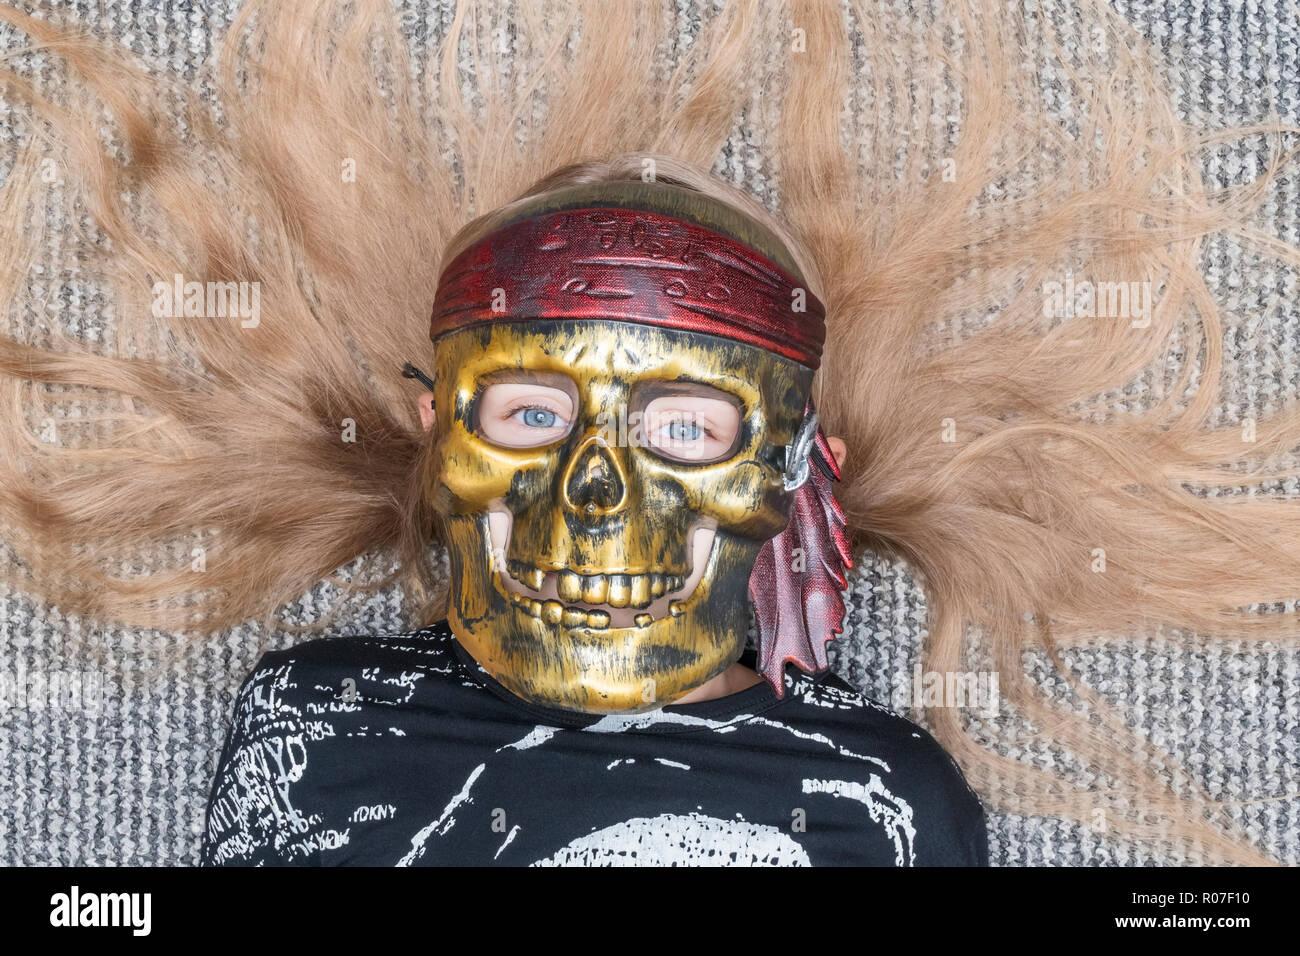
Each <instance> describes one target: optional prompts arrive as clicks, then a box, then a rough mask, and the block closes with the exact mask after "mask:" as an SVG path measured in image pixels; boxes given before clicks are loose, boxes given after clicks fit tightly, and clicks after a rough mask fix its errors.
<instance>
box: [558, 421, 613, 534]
mask: <svg viewBox="0 0 1300 956" xmlns="http://www.w3.org/2000/svg"><path fill="white" fill-rule="evenodd" d="M626 500H627V482H626V481H624V480H623V470H622V469H621V468H620V467H619V464H618V461H617V459H615V457H614V454H613V452H611V451H610V450H609V448H608V447H607V446H606V445H605V443H604V442H603V441H602V440H601V439H600V438H597V437H594V436H593V437H592V438H589V439H588V440H587V441H586V442H584V443H583V444H582V446H581V447H580V448H579V449H578V452H577V454H575V455H574V456H573V459H572V460H571V461H570V462H569V467H568V468H567V469H566V470H565V475H564V503H565V505H566V506H567V507H568V508H569V509H570V510H572V511H576V512H577V513H578V514H580V515H589V516H592V517H597V516H600V515H606V514H610V513H612V512H615V511H618V510H619V509H620V508H621V507H623V503H624V501H626Z"/></svg>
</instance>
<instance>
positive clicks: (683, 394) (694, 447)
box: [634, 382, 742, 465]
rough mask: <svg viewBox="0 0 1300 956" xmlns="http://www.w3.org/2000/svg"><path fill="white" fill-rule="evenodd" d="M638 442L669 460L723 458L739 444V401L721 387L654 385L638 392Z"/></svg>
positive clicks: (676, 384) (704, 462)
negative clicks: (639, 415)
mask: <svg viewBox="0 0 1300 956" xmlns="http://www.w3.org/2000/svg"><path fill="white" fill-rule="evenodd" d="M634 404H635V405H639V406H640V411H641V435H642V444H643V445H644V447H646V448H648V449H649V450H650V451H652V452H654V453H655V454H656V455H658V456H659V457H661V458H666V459H668V460H669V461H681V462H692V463H695V464H701V465H702V464H708V463H711V462H716V461H724V460H726V459H727V458H730V457H731V456H732V455H734V454H735V453H736V447H737V446H738V445H739V444H740V431H741V428H740V426H741V413H742V408H741V403H740V400H739V399H738V398H736V396H734V395H732V394H730V393H728V392H724V391H722V390H721V389H717V388H714V387H712V386H711V385H704V384H701V383H698V382H695V383H679V382H672V383H655V384H653V385H650V386H648V387H646V388H644V389H641V390H639V391H638V393H637V395H636V400H635V401H634Z"/></svg>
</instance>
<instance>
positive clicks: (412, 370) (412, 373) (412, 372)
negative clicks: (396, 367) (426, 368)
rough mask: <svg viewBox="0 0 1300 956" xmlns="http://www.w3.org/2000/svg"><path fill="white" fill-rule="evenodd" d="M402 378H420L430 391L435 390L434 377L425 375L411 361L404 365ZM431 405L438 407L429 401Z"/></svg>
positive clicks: (431, 406) (421, 382)
mask: <svg viewBox="0 0 1300 956" xmlns="http://www.w3.org/2000/svg"><path fill="white" fill-rule="evenodd" d="M402 378H418V379H419V380H420V384H421V385H423V386H424V387H425V388H427V389H428V390H429V391H431V392H432V391H433V388H434V386H433V379H431V378H429V376H427V375H425V374H424V373H423V372H421V371H420V370H419V369H418V368H416V367H415V366H414V365H412V364H411V363H410V362H407V363H406V364H405V365H403V366H402ZM429 407H430V408H437V407H438V406H437V405H435V404H434V403H433V402H429Z"/></svg>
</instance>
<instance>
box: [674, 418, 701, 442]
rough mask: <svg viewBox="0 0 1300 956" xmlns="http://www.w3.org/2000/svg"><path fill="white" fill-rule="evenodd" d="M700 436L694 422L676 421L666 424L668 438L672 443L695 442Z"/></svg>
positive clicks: (697, 426) (699, 431)
mask: <svg viewBox="0 0 1300 956" xmlns="http://www.w3.org/2000/svg"><path fill="white" fill-rule="evenodd" d="M700 435H701V429H700V426H699V425H697V424H695V422H688V421H686V420H685V419H678V420H677V421H674V422H669V423H668V437H669V438H670V439H672V440H673V441H695V439H697V438H699V437H700Z"/></svg>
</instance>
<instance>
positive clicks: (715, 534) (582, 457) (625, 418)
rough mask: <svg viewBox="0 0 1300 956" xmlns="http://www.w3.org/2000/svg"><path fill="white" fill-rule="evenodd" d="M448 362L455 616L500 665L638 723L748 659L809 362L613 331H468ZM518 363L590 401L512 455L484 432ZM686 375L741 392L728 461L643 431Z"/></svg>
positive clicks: (500, 674) (544, 697)
mask: <svg viewBox="0 0 1300 956" xmlns="http://www.w3.org/2000/svg"><path fill="white" fill-rule="evenodd" d="M437 368H438V376H437V383H438V386H439V388H438V391H437V393H436V398H435V405H436V407H437V408H438V410H439V420H438V428H439V439H438V443H437V448H436V454H435V456H434V467H435V468H436V470H437V493H436V496H435V499H434V500H435V503H436V505H437V507H438V510H439V512H440V513H441V514H442V515H443V516H444V525H445V531H446V535H447V542H448V546H449V550H450V555H451V574H452V579H453V580H454V581H458V582H459V586H458V587H457V588H456V589H455V600H454V602H453V606H452V608H451V609H450V621H451V625H452V629H453V630H454V632H455V633H456V635H457V636H458V638H459V639H460V640H461V641H462V642H463V643H464V644H465V645H466V647H467V649H468V650H469V651H470V652H471V653H472V654H473V655H474V657H475V658H477V659H478V660H479V661H480V662H481V663H482V664H483V666H484V667H485V668H486V669H487V670H488V672H489V673H491V674H493V675H494V676H495V677H496V678H497V679H498V680H499V681H501V683H502V684H504V685H505V686H506V687H507V688H508V689H509V690H511V691H512V692H513V693H515V694H517V695H519V696H520V697H523V698H525V699H528V700H533V701H537V702H544V703H548V704H551V705H553V706H558V707H563V708H566V709H572V710H582V711H634V710H644V709H648V708H652V707H656V706H660V705H662V704H663V703H666V702H669V701H672V700H673V699H675V698H677V697H680V696H681V695H682V694H685V693H687V692H689V691H690V690H692V689H693V688H695V687H698V686H699V685H700V684H702V683H704V682H705V681H707V680H709V679H710V678H712V677H714V676H715V675H717V674H719V673H721V672H722V671H723V670H725V669H726V668H727V667H729V666H730V665H731V664H732V663H734V662H735V661H736V659H737V658H738V657H739V656H740V653H741V651H742V650H743V649H744V646H745V637H746V633H747V630H748V624H749V607H748V598H747V593H746V589H747V586H748V582H749V577H750V573H751V571H752V569H753V567H754V563H755V559H756V557H757V555H758V551H759V549H760V548H761V547H762V546H763V544H764V542H766V541H767V540H768V539H770V538H772V537H773V536H774V535H776V534H778V533H779V532H780V531H781V530H782V529H783V528H784V527H785V525H786V522H787V519H788V507H789V505H788V498H789V495H788V494H787V493H786V491H785V490H784V487H783V475H784V471H785V446H786V445H787V444H789V443H791V442H792V441H793V439H794V437H795V433H796V432H797V431H798V429H799V426H800V423H801V421H802V419H803V411H804V406H805V403H806V400H807V394H808V390H809V388H810V385H811V380H812V371H811V370H810V369H806V368H803V367H801V366H799V365H798V364H796V363H795V362H793V361H791V360H789V359H786V358H783V357H782V356H779V355H774V354H772V353H770V352H764V351H762V350H759V349H756V348H753V347H751V346H747V345H743V344H740V343H737V342H730V341H727V340H725V339H716V338H713V337H711V336H700V335H693V334H691V333H688V332H682V331H677V330H672V329H659V328H653V327H649V326H644V325H635V324H631V323H620V322H604V321H556V322H545V323H523V324H510V323H502V324H494V325H490V326H486V327H480V328H471V329H465V330H461V331H459V332H456V333H453V334H451V335H448V336H446V337H444V338H443V339H442V340H441V341H440V342H439V350H438V366H437ZM519 370H525V371H527V372H531V373H541V374H542V375H544V376H547V378H545V379H543V380H547V381H553V380H554V379H553V378H550V377H549V376H564V377H566V378H567V379H568V380H569V381H570V382H572V385H573V391H574V393H575V395H576V402H575V408H574V410H573V414H572V421H571V422H570V423H569V426H568V429H567V431H565V432H564V433H563V434H562V435H560V436H558V437H556V438H555V440H553V441H550V442H549V443H547V444H544V445H541V446H539V447H505V446H502V445H499V444H494V443H493V442H492V441H491V440H489V439H488V438H487V437H485V435H484V434H483V430H482V429H481V427H480V426H481V424H482V423H481V409H480V407H479V406H480V402H481V400H482V397H483V391H484V388H485V383H490V382H492V381H493V380H494V379H499V378H500V376H501V375H502V374H503V373H505V374H506V376H507V377H512V376H511V373H514V372H517V371H519ZM685 382H691V383H695V384H702V385H706V386H710V387H712V388H714V389H717V390H718V391H719V392H722V393H725V394H727V395H730V396H732V397H734V399H735V402H736V405H737V407H738V411H739V416H738V417H739V429H738V432H739V433H738V435H737V436H736V438H735V440H734V442H733V443H732V446H731V448H730V449H729V452H730V453H729V454H727V455H726V457H724V458H722V459H721V460H715V461H709V462H707V463H698V462H694V461H683V460H676V459H678V458H679V457H680V456H676V455H674V454H673V452H674V449H673V448H672V447H671V443H665V442H662V440H661V441H660V444H659V445H656V443H655V437H654V436H652V435H649V434H639V431H640V429H641V427H642V426H643V425H644V424H645V422H646V421H647V419H645V418H644V417H643V416H644V415H645V406H646V404H647V403H648V401H649V400H650V397H651V396H653V395H655V394H657V393H660V390H661V388H662V386H664V385H680V384H681V383H685ZM646 431H649V428H648V427H647V428H646ZM543 437H546V436H543Z"/></svg>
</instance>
